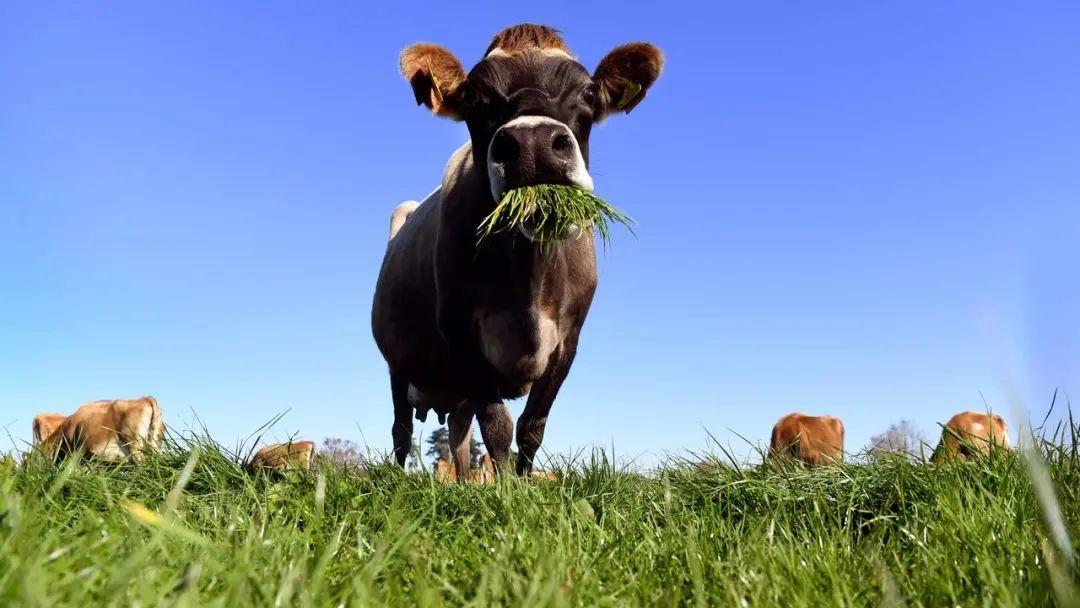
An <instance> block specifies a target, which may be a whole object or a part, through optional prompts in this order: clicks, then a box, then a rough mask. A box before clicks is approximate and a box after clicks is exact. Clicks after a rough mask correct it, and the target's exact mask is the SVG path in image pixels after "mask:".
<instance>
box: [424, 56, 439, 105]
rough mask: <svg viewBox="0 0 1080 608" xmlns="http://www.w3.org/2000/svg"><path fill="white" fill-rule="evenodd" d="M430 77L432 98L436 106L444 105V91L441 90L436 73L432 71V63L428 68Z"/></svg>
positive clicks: (429, 63)
mask: <svg viewBox="0 0 1080 608" xmlns="http://www.w3.org/2000/svg"><path fill="white" fill-rule="evenodd" d="M427 71H428V76H429V77H430V78H431V98H432V100H434V101H435V104H437V105H442V101H443V94H442V89H440V88H439V79H438V78H436V77H435V72H433V71H432V70H431V62H430V61H429V62H428V66H427Z"/></svg>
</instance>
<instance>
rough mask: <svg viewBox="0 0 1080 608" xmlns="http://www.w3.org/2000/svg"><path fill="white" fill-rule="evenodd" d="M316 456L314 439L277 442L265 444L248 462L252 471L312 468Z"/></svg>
mask: <svg viewBox="0 0 1080 608" xmlns="http://www.w3.org/2000/svg"><path fill="white" fill-rule="evenodd" d="M314 457H315V443H314V442H312V441H291V442H289V443H275V444H271V445H268V446H264V447H263V448H261V449H260V450H259V451H258V452H255V455H254V456H252V458H251V462H249V463H248V469H249V470H251V471H253V472H254V471H259V470H266V471H275V472H281V471H285V470H288V469H303V470H307V469H310V468H311V461H312V459H313V458H314Z"/></svg>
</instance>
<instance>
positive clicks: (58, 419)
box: [33, 414, 67, 449]
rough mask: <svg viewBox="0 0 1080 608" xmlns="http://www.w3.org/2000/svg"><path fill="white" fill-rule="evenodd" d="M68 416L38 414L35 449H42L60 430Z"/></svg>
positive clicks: (35, 426) (35, 428)
mask: <svg viewBox="0 0 1080 608" xmlns="http://www.w3.org/2000/svg"><path fill="white" fill-rule="evenodd" d="M65 418H67V416H65V415H63V414H38V415H37V416H34V424H33V428H34V447H35V448H38V449H42V448H44V447H45V443H46V442H47V441H49V439H50V438H51V437H52V435H53V433H55V432H56V431H57V429H59V428H60V425H61V424H62V423H63V422H64V419H65Z"/></svg>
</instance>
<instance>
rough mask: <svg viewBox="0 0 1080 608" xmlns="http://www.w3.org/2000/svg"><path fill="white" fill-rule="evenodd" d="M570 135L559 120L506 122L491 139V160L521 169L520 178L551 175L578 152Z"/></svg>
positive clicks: (558, 170)
mask: <svg viewBox="0 0 1080 608" xmlns="http://www.w3.org/2000/svg"><path fill="white" fill-rule="evenodd" d="M573 137H574V136H573V135H572V134H571V133H570V130H569V129H568V128H566V126H564V125H562V124H548V123H541V124H537V125H520V126H517V125H515V126H506V127H503V128H501V129H499V130H498V131H497V132H496V133H495V138H494V139H493V140H492V142H491V160H492V162H495V163H499V164H502V165H506V166H507V167H508V168H511V167H512V168H517V169H519V170H521V171H522V172H523V173H524V174H526V175H522V176H521V177H522V178H526V179H528V178H529V177H533V178H535V179H539V180H543V179H545V178H551V177H553V176H552V175H549V173H558V172H560V170H561V169H563V168H565V167H566V166H567V163H568V162H569V161H572V160H573V158H574V156H575V154H577V151H576V149H575V147H574V140H573ZM530 174H531V175H530Z"/></svg>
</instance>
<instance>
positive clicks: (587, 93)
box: [581, 89, 596, 106]
mask: <svg viewBox="0 0 1080 608" xmlns="http://www.w3.org/2000/svg"><path fill="white" fill-rule="evenodd" d="M581 100H582V101H584V102H585V103H586V104H588V105H590V106H591V105H593V104H594V103H596V91H594V90H592V89H585V90H584V91H582V92H581Z"/></svg>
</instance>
